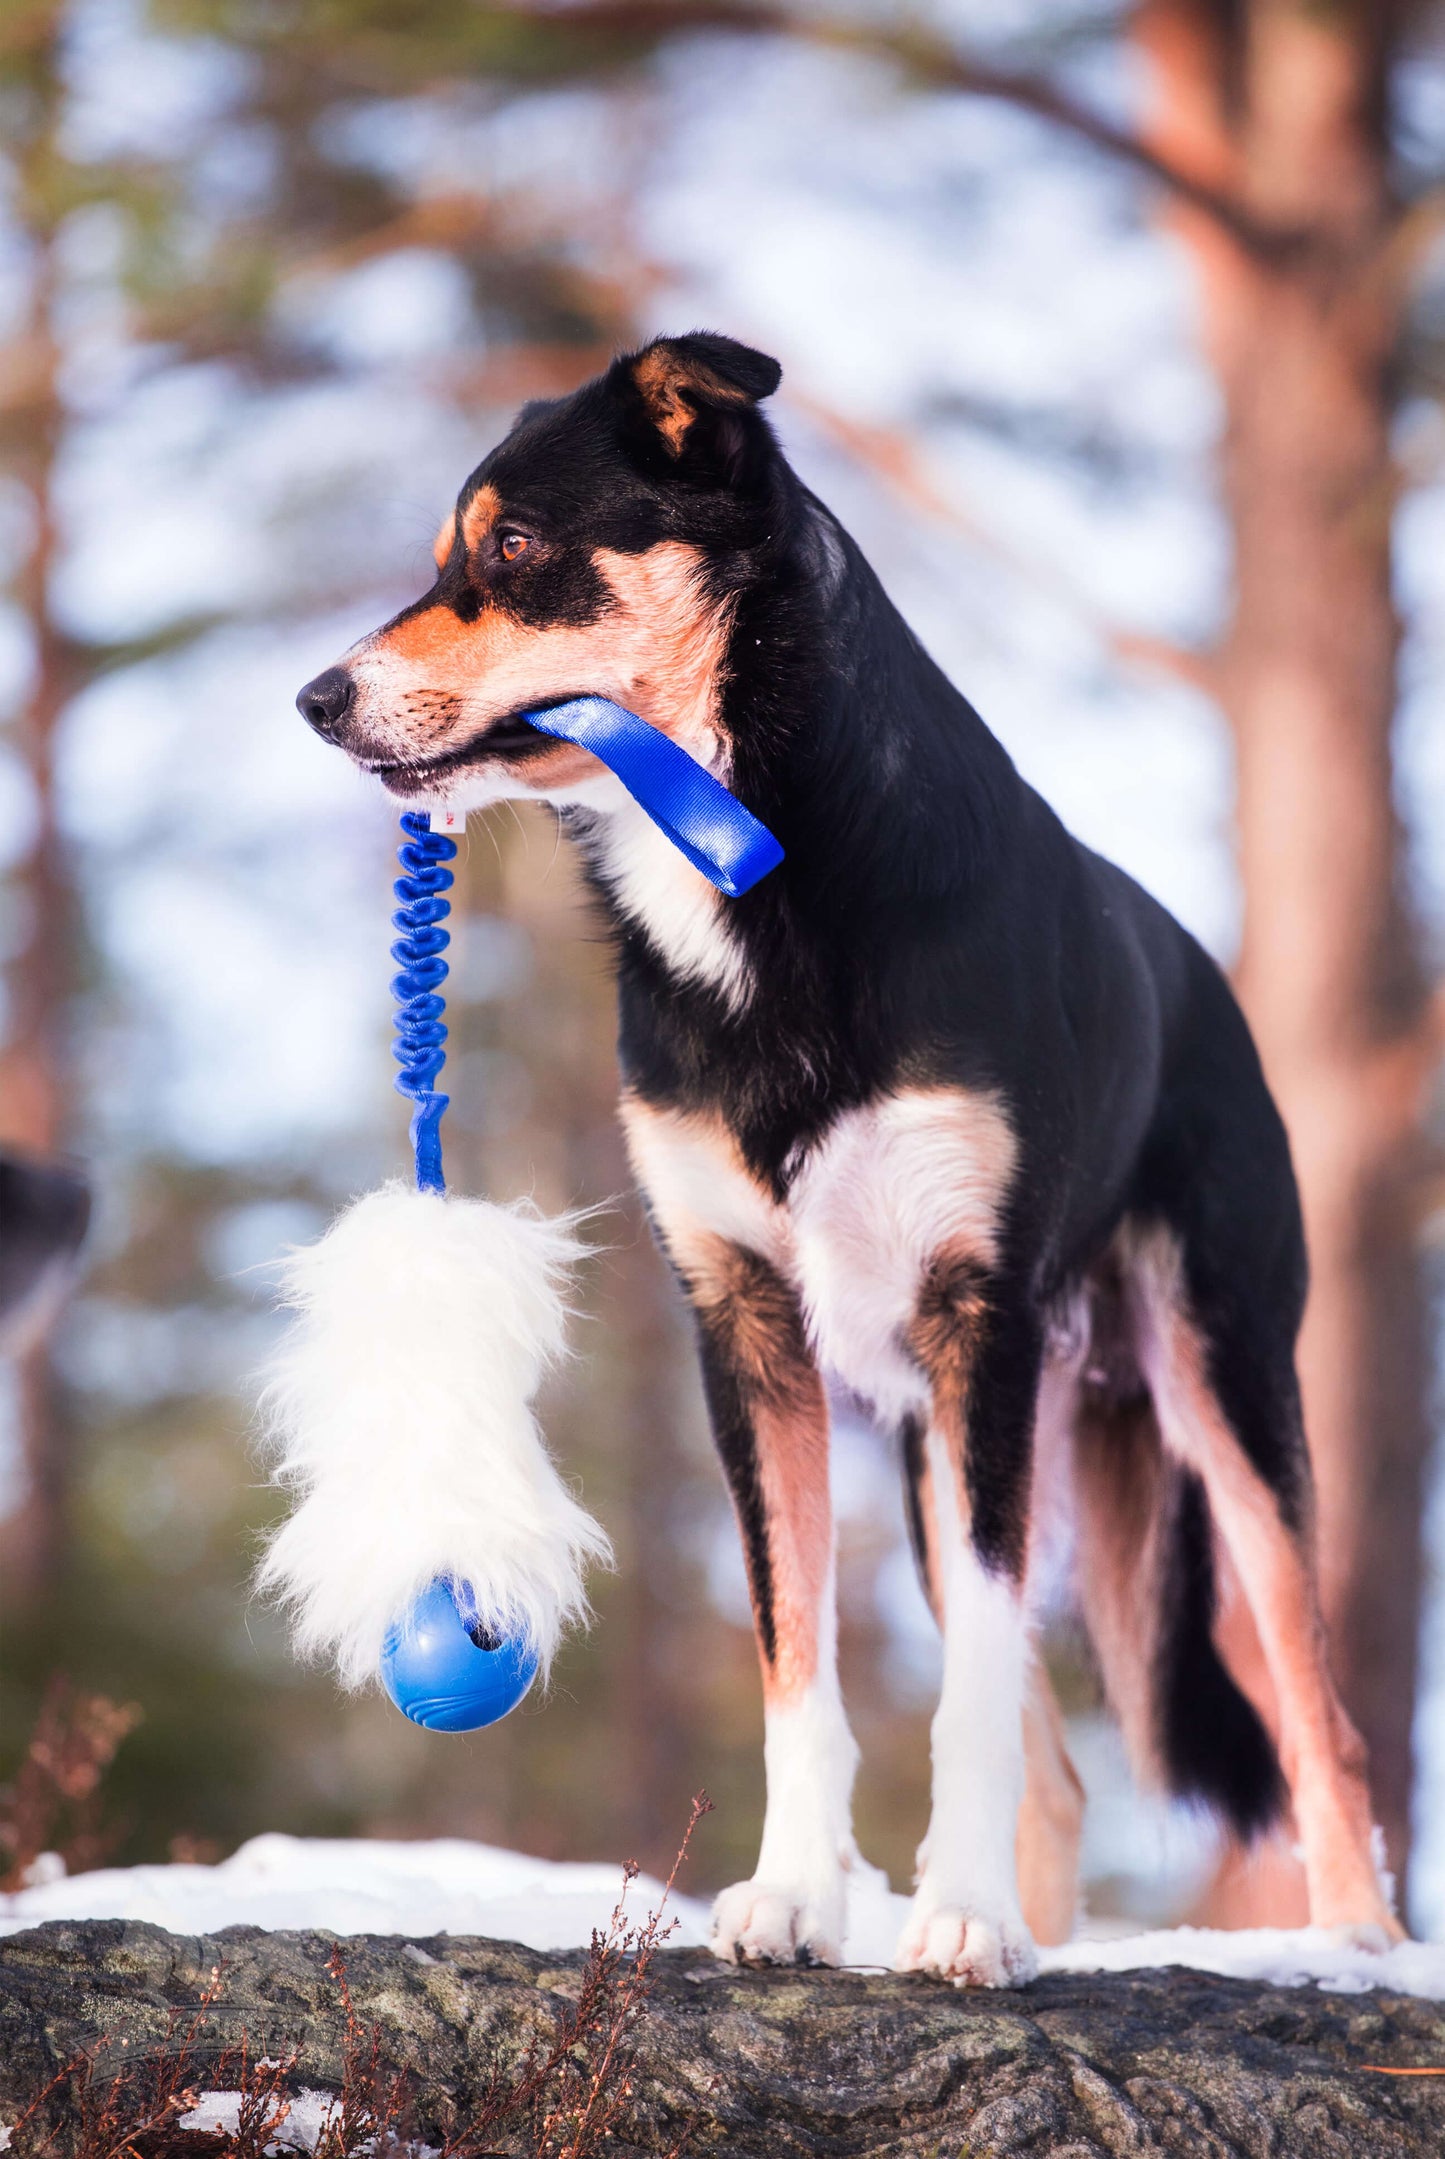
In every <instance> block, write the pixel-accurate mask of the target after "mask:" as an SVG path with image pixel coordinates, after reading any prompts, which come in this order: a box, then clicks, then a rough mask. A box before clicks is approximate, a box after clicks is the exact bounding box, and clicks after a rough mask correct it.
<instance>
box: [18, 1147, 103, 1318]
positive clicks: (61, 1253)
mask: <svg viewBox="0 0 1445 2159" xmlns="http://www.w3.org/2000/svg"><path fill="white" fill-rule="evenodd" d="M89 1226H90V1186H89V1185H88V1183H87V1182H86V1180H85V1178H84V1177H83V1176H82V1175H81V1173H80V1171H79V1170H77V1169H74V1168H72V1167H70V1166H69V1165H67V1164H64V1163H60V1162H41V1161H37V1160H35V1159H33V1158H32V1157H29V1156H26V1155H21V1154H15V1153H10V1152H3V1153H0V1356H6V1357H15V1356H19V1355H21V1354H22V1353H23V1352H24V1351H25V1350H27V1349H29V1348H30V1347H31V1345H32V1344H33V1343H34V1342H36V1341H38V1340H39V1338H40V1336H41V1335H42V1334H43V1333H44V1331H45V1329H46V1327H47V1326H48V1325H49V1324H50V1321H51V1320H52V1319H53V1318H54V1316H55V1314H56V1312H57V1311H58V1310H59V1308H60V1305H61V1304H62V1303H63V1302H64V1299H65V1296H66V1294H67V1292H68V1291H69V1289H70V1286H71V1284H72V1282H73V1281H74V1280H75V1274H76V1268H77V1265H78V1261H79V1256H80V1248H81V1246H82V1244H83V1243H84V1242H85V1233H86V1230H87V1229H88V1228H89Z"/></svg>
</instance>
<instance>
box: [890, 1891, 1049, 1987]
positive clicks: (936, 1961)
mask: <svg viewBox="0 0 1445 2159" xmlns="http://www.w3.org/2000/svg"><path fill="white" fill-rule="evenodd" d="M1038 1968H1039V1959H1038V1952H1037V1950H1036V1949H1035V1948H1034V1938H1033V1936H1032V1935H1031V1934H1030V1932H1029V1930H1028V1928H1027V1927H1026V1926H1025V1925H1024V1922H1023V1920H1022V1918H1021V1917H1020V1916H1019V1914H1018V1913H1017V1912H1014V1913H1009V1914H1006V1915H993V1914H990V1915H985V1914H983V1913H979V1912H968V1911H965V1910H964V1909H963V1907H962V1906H961V1905H957V1904H935V1903H934V1902H933V1901H932V1899H931V1898H925V1897H924V1896H923V1894H922V1892H920V1893H919V1895H918V1896H916V1897H915V1898H914V1900H913V1909H912V1911H911V1912H910V1913H909V1915H908V1920H907V1924H906V1925H905V1926H904V1929H903V1933H902V1935H901V1937H900V1939H899V1943H898V1949H897V1953H896V1954H895V1956H894V1959H893V1969H894V1970H895V1971H896V1972H927V1973H928V1974H929V1976H930V1977H932V1978H934V1979H947V1980H950V1981H951V1982H952V1984H953V1985H954V1986H956V1987H1021V1986H1025V1985H1027V1983H1028V1981H1029V1980H1030V1979H1033V1978H1034V1977H1036V1975H1037V1973H1038Z"/></svg>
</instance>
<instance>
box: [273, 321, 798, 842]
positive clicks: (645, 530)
mask: <svg viewBox="0 0 1445 2159" xmlns="http://www.w3.org/2000/svg"><path fill="white" fill-rule="evenodd" d="M780 372H781V371H780V369H779V367H778V364H777V362H776V361H775V360H770V359H768V358H767V357H766V356H765V355H764V354H762V353H760V352H753V351H751V350H750V349H749V348H748V347H747V346H746V345H739V344H735V343H734V342H733V340H732V339H730V338H725V337H715V336H711V335H707V334H704V333H698V334H695V335H693V336H690V337H678V338H663V339H659V340H658V341H657V342H656V343H654V344H651V345H649V346H648V347H647V348H646V349H645V350H644V351H642V352H640V353H635V354H630V355H628V356H626V357H624V358H622V359H619V360H617V361H615V362H614V363H613V365H612V366H611V368H609V369H608V371H607V373H606V374H605V375H602V376H599V377H598V378H597V379H596V380H595V381H593V382H589V383H587V384H585V385H584V386H583V388H582V389H580V390H578V391H576V392H575V393H574V394H573V395H572V396H570V397H566V398H562V399H560V400H558V401H557V402H555V403H549V404H539V405H529V406H527V407H526V408H525V409H524V411H523V412H522V414H521V416H520V418H519V419H518V421H517V423H516V425H515V426H514V427H513V429H512V431H511V433H510V434H509V435H508V436H507V437H506V438H505V440H504V441H503V442H501V443H500V444H499V445H498V446H497V448H496V449H495V450H493V451H492V453H491V455H490V456H489V457H488V458H486V459H485V460H484V462H483V463H482V464H480V465H479V466H478V467H477V469H476V471H475V472H474V473H473V474H472V476H471V478H470V479H469V480H468V481H467V483H466V485H465V486H464V487H463V489H462V491H461V494H460V495H459V496H458V498H457V504H456V508H455V510H454V511H453V513H452V514H451V516H449V517H448V518H447V520H446V523H445V524H444V525H443V526H442V529H441V531H440V532H439V533H438V535H437V540H436V548H435V555H436V564H437V576H436V581H435V583H434V584H433V585H432V587H431V589H430V591H428V592H427V593H425V594H424V595H423V597H422V598H421V599H419V600H417V601H416V602H415V603H414V604H413V605H412V606H410V607H407V608H403V610H402V612H401V613H400V614H399V615H397V616H395V617H394V618H393V619H392V620H391V621H390V622H388V623H387V624H386V625H385V626H384V627H383V628H382V629H379V630H377V631H375V632H374V633H373V634H372V635H371V636H369V637H364V638H363V639H362V640H361V642H360V643H359V644H356V645H353V647H352V648H351V650H350V651H349V652H348V653H346V654H345V655H344V657H343V658H342V659H341V660H340V662H339V663H338V664H337V665H336V666H335V667H329V668H327V670H326V671H325V673H324V674H320V675H318V676H317V677H316V679H315V680H314V681H313V682H309V683H308V684H307V685H306V687H305V689H304V690H303V691H302V692H301V694H300V696H299V697H298V699H297V704H298V706H299V708H300V710H301V712H302V714H303V716H304V717H305V718H306V719H307V720H308V721H309V722H310V724H311V725H312V726H313V727H314V728H315V729H316V730H317V732H318V733H320V734H322V735H324V736H326V738H327V739H328V740H329V741H333V742H335V743H337V744H339V745H340V747H342V748H343V749H345V750H346V751H347V752H348V754H349V755H350V756H351V757H353V758H354V759H355V760H356V762H357V763H358V764H360V765H362V766H364V767H365V768H366V769H367V770H369V771H371V772H374V773H375V774H376V775H377V776H378V777H379V778H380V779H381V780H382V781H383V782H384V783H385V785H386V786H387V787H388V788H389V789H390V790H391V792H392V793H393V794H395V795H399V796H401V797H403V798H404V799H408V800H413V801H421V802H425V801H427V800H436V799H441V798H446V799H450V800H452V801H455V802H457V803H459V804H462V805H466V806H474V805H477V804H481V803H484V802H488V801H493V800H496V799H497V798H498V797H500V796H503V795H517V794H536V795H541V796H545V797H548V798H550V799H553V800H558V799H560V800H569V799H571V800H578V801H584V802H585V801H587V800H588V799H589V795H590V793H591V790H593V789H594V788H595V787H596V785H597V783H598V782H599V781H602V780H604V779H606V777H607V776H606V775H605V774H604V772H603V768H602V767H601V766H600V765H599V764H598V762H597V760H596V759H595V758H593V757H592V756H591V755H590V753H589V752H587V751H586V750H583V749H580V748H578V747H577V746H575V745H574V744H571V743H566V742H559V741H556V740H555V739H554V738H553V737H551V736H548V735H544V734H541V733H540V732H538V730H536V729H535V728H531V727H529V726H527V724H526V722H525V720H524V718H523V715H524V714H525V713H526V712H528V711H532V710H536V709H538V708H540V707H543V706H546V705H548V704H557V703H559V702H561V701H563V700H564V699H567V698H569V697H575V696H581V695H587V694H599V695H601V696H604V697H609V698H612V699H613V700H614V701H615V702H616V703H618V704H620V705H625V706H627V707H628V708H629V709H630V710H631V711H634V712H638V713H640V714H641V716H642V717H643V718H644V719H645V720H649V721H650V722H651V723H652V724H653V726H655V727H660V728H662V729H663V730H664V732H665V733H667V734H669V735H671V736H672V737H673V738H674V740H676V741H678V742H680V743H682V745H683V746H684V747H685V748H687V749H689V750H691V751H692V752H693V754H694V755H697V756H701V757H702V758H703V759H704V760H705V761H708V762H714V761H715V760H716V752H717V749H718V734H717V707H718V694H719V689H720V684H721V677H722V669H723V660H724V654H725V650H726V644H727V637H728V629H729V621H730V615H731V611H732V606H733V603H734V601H735V599H736V595H737V593H738V591H739V590H740V589H741V588H742V585H743V584H745V583H746V580H747V574H748V571H747V564H748V559H749V554H750V551H751V550H752V549H753V548H754V547H756V546H757V545H758V544H760V543H762V542H763V541H765V540H766V538H767V525H768V517H767V505H768V499H769V492H770V481H771V477H772V474H773V471H774V469H775V465H776V463H777V461H778V453H777V451H776V448H775V446H774V443H773V439H772V434H771V431H770V429H769V428H768V425H767V422H766V421H765V420H764V419H763V417H762V415H761V413H760V412H759V411H758V409H757V405H758V400H759V399H760V398H764V397H767V396H768V395H769V394H770V393H771V392H772V391H773V390H774V389H776V387H777V384H778V380H779V375H780Z"/></svg>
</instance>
